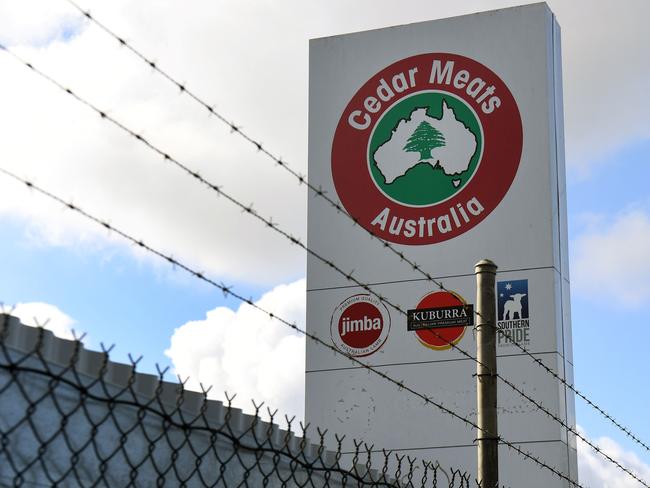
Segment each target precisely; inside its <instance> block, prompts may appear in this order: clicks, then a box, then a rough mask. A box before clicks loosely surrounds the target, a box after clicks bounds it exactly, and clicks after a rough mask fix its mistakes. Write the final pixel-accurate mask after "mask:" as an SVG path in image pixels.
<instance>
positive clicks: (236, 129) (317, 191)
mask: <svg viewBox="0 0 650 488" xmlns="http://www.w3.org/2000/svg"><path fill="white" fill-rule="evenodd" d="M65 1H66V2H67V3H68V4H70V5H71V6H73V7H74V8H75V9H76V10H77V11H79V12H80V13H81V14H82V15H83V16H84V17H85V18H87V19H88V20H89V21H90V22H92V23H94V24H95V25H97V26H98V27H99V28H100V29H101V30H103V31H104V32H105V33H106V34H108V35H109V36H111V37H112V38H114V39H115V40H116V41H117V42H118V43H119V44H120V46H123V47H125V48H126V49H128V50H129V51H130V52H131V53H133V54H134V55H135V56H136V57H137V58H139V59H140V60H141V61H142V62H144V63H145V64H146V65H147V66H149V67H150V68H152V69H153V70H154V71H156V72H157V73H159V74H160V75H161V76H162V77H163V78H165V79H166V80H168V81H169V82H170V83H172V84H173V85H175V86H176V87H177V88H178V89H179V91H180V92H181V93H184V94H186V95H187V96H188V97H190V99H192V100H193V101H194V102H196V103H198V104H199V105H201V106H202V107H203V108H205V109H207V110H208V112H209V114H210V115H213V116H215V118H216V119H217V120H219V121H220V122H222V123H224V124H225V125H226V126H228V128H229V129H230V130H231V132H232V133H236V134H238V135H239V136H240V137H242V138H243V139H244V140H246V141H247V142H248V143H250V144H251V145H252V146H254V147H255V148H256V149H257V150H258V151H259V152H261V153H263V154H264V155H265V156H267V157H268V158H269V159H271V160H272V161H273V162H274V163H275V164H277V165H278V166H279V167H281V168H283V169H284V170H285V171H286V172H287V173H289V174H290V175H292V176H293V177H294V178H295V179H296V180H297V181H298V183H299V184H300V185H305V186H306V187H307V188H308V189H309V190H311V191H312V192H313V194H314V196H317V197H320V198H322V199H324V200H325V201H326V202H327V203H328V204H329V205H330V206H331V207H332V208H334V209H335V210H336V211H337V213H339V214H342V215H344V216H345V217H347V218H348V219H349V220H350V221H351V222H352V223H353V224H354V225H358V226H359V227H361V228H362V229H363V230H365V231H366V232H367V233H368V234H369V235H370V237H371V238H372V239H374V240H376V241H377V242H379V243H380V244H381V245H382V246H383V247H384V248H386V249H388V250H389V251H391V252H392V253H393V254H395V255H396V256H397V257H399V258H400V260H401V261H403V262H405V263H406V264H408V265H409V266H410V267H411V268H412V270H413V271H415V272H417V273H419V274H420V275H421V276H423V277H424V278H426V279H427V280H428V281H430V282H432V283H434V284H435V285H436V286H437V287H438V288H439V289H441V290H444V291H447V292H449V291H450V290H448V289H447V288H445V286H444V285H443V284H442V282H440V281H439V280H436V279H435V278H434V277H433V276H432V275H431V274H430V273H428V272H427V271H425V270H424V269H423V268H422V267H421V266H420V265H419V264H417V263H416V262H414V261H412V260H411V259H409V258H408V257H407V256H406V255H405V254H404V253H403V252H402V251H400V250H398V249H396V248H395V247H394V246H393V245H392V244H390V243H389V242H387V241H384V240H382V239H381V238H380V237H379V236H378V235H377V234H375V233H374V232H373V231H372V230H369V229H366V228H365V227H363V226H361V225H359V222H358V219H356V218H354V217H352V216H351V215H350V214H349V213H347V211H346V210H345V209H344V208H343V206H342V205H341V204H340V203H338V202H337V201H336V200H333V199H332V198H330V197H329V196H328V195H327V192H326V191H325V190H323V189H322V188H321V187H316V186H314V185H313V184H311V183H310V182H309V181H308V179H307V178H306V176H305V175H302V174H300V173H299V172H297V171H296V170H294V169H293V168H292V167H291V166H290V165H289V163H288V162H287V161H285V160H283V159H282V158H281V157H278V156H276V155H275V154H274V153H272V152H271V151H270V150H268V149H267V148H266V147H265V146H264V145H263V144H262V143H261V142H260V141H258V140H256V139H255V138H253V137H251V136H250V135H249V134H248V133H247V132H246V131H244V130H243V129H242V128H241V126H237V125H236V124H235V123H234V122H232V121H229V120H228V118H227V117H226V116H225V115H223V114H221V113H220V112H218V111H217V110H215V108H214V105H211V104H209V103H207V102H206V101H205V100H204V99H203V98H202V97H200V96H199V95H197V94H196V93H195V92H194V91H192V90H191V89H189V88H188V87H187V84H186V83H182V82H180V81H179V80H178V79H177V78H176V77H174V76H173V75H171V74H170V73H169V72H167V71H165V70H163V69H162V68H160V66H159V65H158V64H157V63H156V62H155V61H154V60H153V59H150V58H148V57H147V56H146V55H144V54H143V53H142V52H141V51H139V50H138V49H136V48H135V47H134V46H133V45H132V44H131V43H129V42H128V41H127V40H126V39H124V38H123V37H120V36H119V35H118V34H116V33H115V32H114V31H113V30H112V29H110V28H109V27H108V26H107V25H106V24H104V23H103V22H101V21H100V20H98V19H97V18H96V17H95V16H93V15H92V14H91V13H90V12H89V11H88V10H84V9H83V8H82V7H81V6H80V5H78V4H77V3H76V2H74V1H73V0H65ZM474 313H475V314H476V315H477V316H480V313H479V312H477V311H475V312H474ZM516 345H517V346H518V347H519V348H520V349H521V350H522V352H523V353H524V354H526V355H528V356H530V357H531V358H532V359H533V360H534V361H535V363H536V364H538V365H539V366H541V367H542V368H543V369H544V370H546V371H547V372H548V373H550V374H551V375H553V376H554V377H555V378H556V379H558V380H559V381H560V382H562V383H563V384H564V385H565V386H566V387H568V388H569V389H570V390H572V391H573V392H574V393H575V394H576V395H578V396H579V397H580V398H581V399H582V400H584V401H585V402H586V403H587V404H588V405H589V406H591V407H592V408H594V409H595V410H597V411H598V412H599V413H600V414H601V415H602V416H603V417H605V419H607V420H608V421H609V422H611V423H612V424H613V425H614V426H615V427H617V428H618V429H619V430H621V431H622V432H623V433H624V434H625V435H626V436H627V437H628V438H630V439H631V440H632V441H634V442H635V443H637V444H638V445H640V446H641V447H643V448H644V449H646V450H647V451H650V446H649V445H648V444H646V443H645V442H643V441H642V440H641V439H639V438H638V437H637V436H636V435H635V434H634V433H633V432H632V431H631V430H630V429H629V428H628V427H625V426H623V425H622V424H621V423H620V422H618V421H617V420H616V419H615V418H614V417H613V416H612V415H610V414H608V413H607V412H606V411H605V410H604V409H603V408H601V407H600V406H598V405H597V404H596V403H595V402H594V401H592V400H590V399H589V398H588V397H587V396H586V395H584V394H583V393H581V392H580V391H578V390H577V389H576V388H575V387H574V386H573V385H571V384H569V383H568V382H567V381H566V380H565V379H564V378H562V377H560V376H559V375H558V374H557V373H555V372H554V371H552V370H550V369H549V368H548V367H547V366H546V365H544V364H543V363H542V362H541V361H540V360H539V359H538V358H536V357H534V356H533V355H532V353H530V352H529V351H528V350H527V349H525V348H523V346H521V345H519V344H516Z"/></svg>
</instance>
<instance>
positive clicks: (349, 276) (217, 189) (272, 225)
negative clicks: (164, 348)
mask: <svg viewBox="0 0 650 488" xmlns="http://www.w3.org/2000/svg"><path fill="white" fill-rule="evenodd" d="M0 49H3V50H4V51H5V52H8V53H9V54H10V55H12V56H13V57H14V58H15V59H17V60H18V61H20V62H21V63H23V64H24V65H25V66H26V67H28V68H29V69H31V70H32V71H34V72H35V73H37V74H38V75H39V76H41V77H43V78H45V79H46V80H47V81H49V82H50V83H52V84H54V85H55V86H56V87H58V88H59V89H61V90H62V91H64V92H65V93H66V94H68V95H70V96H71V97H73V98H74V99H75V100H77V101H79V102H80V103H82V104H84V105H86V106H87V107H89V108H90V109H91V110H93V111H95V112H96V113H98V114H99V115H100V117H101V118H103V119H105V120H107V121H109V122H111V123H112V124H114V125H115V126H117V127H118V128H120V129H121V130H122V131H124V132H126V133H127V134H128V135H130V136H132V137H134V138H135V139H136V140H138V141H140V142H141V143H143V144H144V145H145V146H146V147H148V148H149V149H150V150H152V151H154V152H156V153H157V154H159V155H161V156H163V158H164V160H165V161H168V162H170V163H172V164H173V165H175V166H177V167H178V168H180V169H181V170H183V171H184V172H185V173H186V174H188V175H190V176H192V177H193V178H194V179H196V180H198V181H199V182H200V183H202V184H203V185H205V186H206V187H207V188H208V189H210V190H212V191H215V192H216V193H217V194H218V195H220V196H223V197H225V198H226V199H227V200H228V201H230V202H231V203H233V204H235V205H236V206H237V207H239V208H240V209H241V210H242V211H244V212H246V213H248V214H250V215H251V216H253V217H255V218H256V219H258V220H260V221H262V222H263V223H264V224H265V225H266V226H268V227H270V228H272V229H273V230H275V231H276V232H278V233H279V234H281V235H282V236H284V237H285V238H287V239H288V240H289V241H290V242H292V243H293V244H296V245H298V246H299V247H301V248H302V249H304V250H305V251H306V252H307V253H309V254H310V255H312V256H314V257H315V258H317V259H318V260H320V261H321V262H323V263H324V264H326V265H328V266H329V267H330V268H332V269H334V270H335V271H336V272H338V273H339V274H341V275H342V276H343V277H345V278H346V279H348V280H349V281H351V282H353V283H355V284H356V285H357V286H359V287H361V288H363V289H364V290H365V291H367V292H368V293H370V294H372V295H373V296H375V297H376V298H377V299H379V300H380V301H381V302H382V303H385V304H387V305H389V306H391V307H392V308H393V309H395V310H396V311H398V312H399V313H401V314H402V315H405V316H406V315H407V313H406V311H404V310H403V309H402V308H401V307H400V306H399V305H396V304H394V303H392V302H391V301H390V300H388V299H387V298H386V297H385V296H383V295H381V294H378V293H377V292H375V291H374V290H372V289H371V288H370V285H368V284H367V283H363V282H361V281H359V280H358V279H356V278H355V277H353V276H352V274H351V273H346V272H345V271H343V270H342V269H341V268H340V267H338V266H337V265H336V264H335V263H334V262H333V261H331V260H329V259H327V258H324V257H323V256H321V255H320V254H318V253H316V252H315V251H313V250H312V249H310V248H309V247H308V246H307V245H305V244H304V243H303V242H302V241H300V240H299V239H298V238H296V237H294V236H293V235H291V234H289V233H288V232H286V231H284V230H283V229H281V228H279V227H278V225H277V224H275V223H273V222H272V221H271V219H267V218H265V217H264V216H262V215H261V214H259V213H258V212H257V211H255V210H254V209H253V208H252V205H248V206H247V205H245V204H243V203H241V202H240V201H238V200H237V199H236V198H235V197H233V196H232V195H230V194H229V193H226V192H225V191H223V190H222V189H221V188H220V187H219V186H217V185H215V184H213V183H211V182H209V181H208V180H206V179H205V178H203V177H202V176H201V175H199V174H198V173H197V172H195V171H193V170H192V169H190V168H189V167H188V166H186V165H184V164H183V163H182V162H180V161H179V160H178V159H177V158H175V157H173V156H171V155H170V154H169V153H167V152H165V151H163V150H162V149H160V148H158V147H157V146H156V145H154V144H152V143H151V142H149V141H148V140H146V139H145V138H143V137H142V136H141V135H139V134H137V133H136V132H134V131H133V130H131V129H130V128H129V127H127V126H125V125H124V124H123V123H121V122H120V121H118V120H117V119H115V118H114V117H112V116H110V115H108V114H107V113H106V112H104V111H102V110H101V109H99V108H98V107H96V106H95V105H94V104H92V103H91V102H89V101H87V100H86V99H84V98H82V97H80V96H79V95H77V94H76V93H75V92H74V91H72V90H71V89H69V88H67V87H65V86H63V85H62V84H60V83H59V82H58V81H56V80H55V79H53V78H52V77H50V76H49V75H47V74H46V73H44V72H43V71H41V70H39V69H38V68H36V67H35V66H34V65H33V64H31V63H29V62H27V61H26V60H24V59H23V58H22V57H20V56H18V55H16V54H15V53H14V52H13V51H11V50H9V49H7V48H6V47H5V46H3V45H2V44H0ZM67 205H68V206H70V204H67ZM104 224H105V223H104ZM438 285H439V287H440V288H441V289H445V288H444V287H443V285H442V283H438ZM477 315H478V316H479V317H480V314H477ZM432 332H433V334H434V335H436V336H437V337H438V338H440V339H442V340H443V341H444V342H446V343H447V344H448V345H450V346H451V347H452V348H454V349H455V350H456V351H458V352H460V353H461V354H462V355H463V356H465V357H467V358H468V359H470V360H472V361H474V362H476V363H477V364H479V365H481V366H483V367H484V368H486V369H487V370H488V371H491V370H490V368H488V367H487V366H486V365H484V364H482V363H481V362H480V361H479V360H478V359H477V358H476V357H474V356H472V355H471V354H470V353H468V352H466V351H464V350H463V349H462V348H460V347H459V346H457V345H456V344H454V343H453V342H451V341H448V340H447V339H445V338H444V337H442V336H441V335H439V334H437V333H436V332H435V331H432ZM496 376H497V377H498V378H500V379H501V380H502V381H504V382H505V383H506V384H507V385H508V386H509V387H510V388H512V389H513V390H514V391H515V392H517V393H518V394H519V395H521V396H522V397H524V398H526V399H528V400H531V398H530V396H529V395H527V394H526V393H524V392H523V391H521V390H520V389H518V388H517V387H516V386H514V384H513V383H512V382H510V381H508V380H507V379H505V378H503V376H501V375H499V374H496ZM537 405H539V404H537ZM545 413H546V414H547V415H549V417H550V418H552V419H556V420H557V419H558V418H559V417H558V416H557V415H554V414H552V413H551V412H548V411H547V410H545ZM561 423H562V424H563V425H564V426H566V424H565V423H563V422H561ZM586 442H587V443H589V441H586ZM590 445H591V444H590ZM592 447H594V446H593V445H592ZM594 449H595V450H596V451H597V452H599V453H601V451H600V450H599V449H598V448H596V447H594ZM601 454H602V455H603V456H605V457H608V456H607V455H605V454H604V453H601ZM608 459H610V460H611V461H612V462H614V463H615V464H616V465H617V466H618V467H619V468H620V469H622V470H623V471H624V472H626V473H628V474H629V475H631V476H633V477H634V478H635V479H637V480H638V481H640V482H641V483H642V484H644V486H646V487H648V488H650V485H647V484H645V483H644V482H642V481H641V480H640V479H639V478H637V477H636V476H635V475H634V474H633V473H631V472H629V471H628V470H626V468H624V467H623V466H622V465H620V464H619V463H617V462H616V461H614V460H612V459H611V458H608Z"/></svg>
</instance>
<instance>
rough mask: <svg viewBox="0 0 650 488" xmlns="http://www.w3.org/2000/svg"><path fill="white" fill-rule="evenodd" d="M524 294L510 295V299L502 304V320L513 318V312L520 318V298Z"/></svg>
mask: <svg viewBox="0 0 650 488" xmlns="http://www.w3.org/2000/svg"><path fill="white" fill-rule="evenodd" d="M525 296H526V294H525V293H515V294H514V295H510V300H508V301H507V302H506V303H505V304H504V306H503V320H514V318H515V314H516V315H518V316H519V318H520V319H521V299H522V298H524V297H525Z"/></svg>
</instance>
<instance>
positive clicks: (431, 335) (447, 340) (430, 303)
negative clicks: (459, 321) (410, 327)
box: [415, 291, 466, 351]
mask: <svg viewBox="0 0 650 488" xmlns="http://www.w3.org/2000/svg"><path fill="white" fill-rule="evenodd" d="M465 303H466V302H465V300H464V299H463V298H462V297H461V296H460V295H457V294H455V293H452V292H447V291H435V292H433V293H429V294H428V295H425V296H424V298H422V300H420V303H418V304H417V306H416V307H415V308H417V309H422V308H436V307H453V306H457V305H465ZM415 335H416V337H417V339H418V341H420V344H422V345H423V346H425V347H428V348H430V349H435V350H438V351H442V350H446V349H450V348H451V345H452V344H454V345H455V344H458V343H459V342H460V340H461V339H462V338H463V335H465V327H441V328H437V329H421V330H416V331H415Z"/></svg>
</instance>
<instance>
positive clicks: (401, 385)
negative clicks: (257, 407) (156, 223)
mask: <svg viewBox="0 0 650 488" xmlns="http://www.w3.org/2000/svg"><path fill="white" fill-rule="evenodd" d="M0 173H2V174H4V175H6V176H8V177H10V178H12V179H14V180H15V181H18V182H20V183H22V184H24V185H25V186H27V187H28V188H30V189H32V190H34V191H37V192H38V193H40V194H41V195H44V196H46V197H48V198H49V199H51V200H54V201H56V202H58V203H59V204H61V205H63V206H65V207H67V208H68V209H70V210H72V211H73V212H76V213H78V214H79V215H81V216H83V217H85V218H86V219H88V220H90V221H92V222H94V223H95V224H98V225H100V226H102V227H104V228H105V229H107V230H108V231H110V232H113V233H115V234H117V235H119V236H120V237H122V238H124V239H126V240H127V241H129V242H131V243H132V244H135V245H137V246H138V247H139V248H141V249H143V250H145V251H147V252H149V253H151V254H153V255H156V256H158V257H159V258H161V259H164V260H165V261H167V262H168V263H170V264H172V265H173V266H175V267H177V268H180V269H182V270H183V271H185V272H187V273H189V274H190V275H192V276H194V277H195V278H198V279H200V280H202V281H204V282H205V283H207V284H209V285H211V286H213V287H215V288H217V289H219V290H221V292H222V293H223V294H224V296H230V297H232V298H235V299H236V300H239V301H240V302H242V303H245V304H247V305H249V306H251V307H252V308H254V309H256V310H258V311H259V312H261V313H262V314H264V315H266V316H268V317H269V319H272V320H276V321H278V322H280V323H282V324H284V325H286V326H287V327H289V328H291V329H292V330H294V331H295V332H297V333H299V334H301V335H304V336H305V337H307V338H308V339H311V340H312V341H314V342H316V343H317V344H320V345H321V346H323V347H325V348H326V349H329V350H330V351H332V352H333V353H335V354H337V355H341V356H343V357H345V358H347V359H348V360H350V361H351V362H353V363H355V364H357V365H359V366H360V367H362V368H363V369H365V370H366V371H369V372H371V373H373V374H375V375H377V376H378V377H380V378H382V379H384V380H385V381H388V382H389V383H392V384H393V385H395V386H396V387H397V388H398V389H399V391H406V392H408V393H410V394H411V395H413V396H415V397H417V398H419V399H420V400H422V401H423V402H424V404H425V405H428V406H434V407H436V408H437V409H438V410H440V411H441V412H443V413H445V414H447V415H449V416H451V417H453V418H455V419H457V420H459V421H460V422H462V423H464V424H465V425H467V426H468V427H471V428H473V429H476V430H477V431H481V432H483V433H487V432H486V431H485V430H484V429H481V428H480V427H479V426H478V425H477V424H476V423H475V422H473V421H471V420H470V419H468V418H466V417H464V416H462V415H461V414H459V413H457V412H455V411H453V410H452V409H450V408H448V407H446V406H444V405H443V404H442V403H439V402H437V401H435V400H434V399H433V398H432V397H430V396H428V395H425V394H423V393H420V392H419V391H417V390H415V389H414V388H413V387H411V386H409V385H407V384H405V382H404V381H403V380H396V379H394V378H392V377H391V376H389V375H388V374H386V373H384V372H382V371H380V370H378V369H376V368H375V367H373V366H371V365H369V364H367V363H365V362H363V361H361V360H359V359H357V358H356V357H354V356H351V355H349V354H347V353H345V352H343V351H340V350H338V349H337V348H336V347H335V346H333V345H332V344H329V343H327V342H325V341H324V340H323V339H321V338H320V337H318V336H316V335H315V334H312V333H310V332H307V331H306V330H305V329H302V328H300V327H299V326H298V325H297V324H296V323H295V322H290V321H289V320H287V319H284V318H283V317H280V316H278V315H277V314H275V313H273V312H271V311H270V310H267V309H266V308H264V307H262V306H260V305H259V304H257V303H255V302H254V301H253V300H252V298H246V297H244V296H243V295H240V294H239V293H237V292H235V291H233V288H232V287H228V286H226V285H224V284H223V283H219V282H216V281H214V280H213V279H211V278H208V277H207V276H206V275H205V274H204V273H202V272H200V271H196V270H195V269H193V268H192V267H190V266H189V265H186V264H184V263H183V262H181V261H179V260H178V259H176V258H174V257H172V256H171V255H168V254H165V253H164V252H162V251H158V250H157V249H155V248H153V247H151V246H150V245H148V244H147V243H145V242H144V241H143V240H142V239H137V238H135V237H133V236H131V235H130V234H127V233H126V232H124V231H122V230H120V229H118V228H117V227H115V226H114V225H112V224H110V223H109V222H107V221H105V220H102V219H100V218H98V217H95V216H94V215H91V214H90V213H88V212H86V211H85V210H83V209H82V208H81V207H80V206H79V205H76V204H73V203H71V202H66V201H65V200H64V199H62V198H60V197H59V196H57V195H54V194H53V193H51V192H49V191H47V190H45V189H43V188H42V187H40V186H38V185H36V184H34V183H32V182H30V181H29V180H26V179H24V178H21V177H19V176H17V175H16V174H14V173H13V172H11V171H8V170H6V169H4V168H0ZM499 442H500V443H501V444H503V445H505V446H507V447H508V448H509V449H511V450H513V451H515V452H517V453H519V454H520V455H521V456H523V457H524V458H526V459H529V460H531V461H532V462H534V463H535V464H537V465H538V466H539V467H540V468H543V469H546V470H548V471H550V472H552V473H554V474H555V475H556V476H558V477H560V478H561V479H564V480H565V481H567V482H568V483H570V484H571V485H572V486H575V487H576V488H585V487H583V486H582V485H580V484H579V483H578V482H576V481H574V480H572V479H571V478H569V477H568V476H567V475H565V474H564V473H562V472H561V471H560V470H558V469H557V468H555V467H553V466H551V465H549V464H547V463H546V462H544V461H543V460H541V459H539V458H537V457H535V456H534V455H532V454H531V453H530V452H527V451H525V450H524V449H522V448H521V447H519V446H517V445H515V444H514V443H512V442H510V441H508V440H506V439H504V438H503V437H501V436H499Z"/></svg>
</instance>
